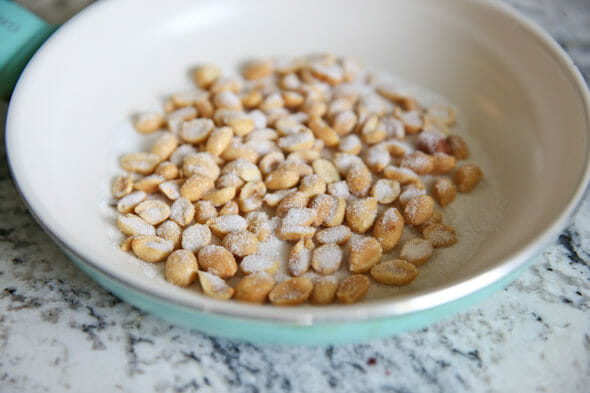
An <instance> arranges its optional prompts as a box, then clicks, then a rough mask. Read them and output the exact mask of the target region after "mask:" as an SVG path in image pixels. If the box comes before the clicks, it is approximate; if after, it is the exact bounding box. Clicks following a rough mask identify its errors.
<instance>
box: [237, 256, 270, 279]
mask: <svg viewBox="0 0 590 393" xmlns="http://www.w3.org/2000/svg"><path fill="white" fill-rule="evenodd" d="M278 269H279V261H278V260H276V259H274V258H271V257H268V256H265V255H255V254H254V255H248V256H246V257H244V259H242V262H240V271H241V272H242V273H244V274H245V275H249V274H254V273H258V272H265V273H268V274H275V273H276V271H277V270H278Z"/></svg>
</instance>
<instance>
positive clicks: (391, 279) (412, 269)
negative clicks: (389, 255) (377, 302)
mask: <svg viewBox="0 0 590 393" xmlns="http://www.w3.org/2000/svg"><path fill="white" fill-rule="evenodd" d="M417 275H418V269H416V266H414V265H412V264H411V263H409V262H407V261H404V260H403V259H394V260H389V261H383V262H381V263H378V264H376V265H375V266H373V267H372V268H371V276H373V278H374V279H375V281H377V282H379V283H381V284H387V285H405V284H408V283H409V282H411V281H412V280H414V279H415V278H416V276H417Z"/></svg>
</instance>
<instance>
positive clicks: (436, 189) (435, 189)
mask: <svg viewBox="0 0 590 393" xmlns="http://www.w3.org/2000/svg"><path fill="white" fill-rule="evenodd" d="M431 193H432V197H433V198H434V199H436V201H437V202H438V204H439V205H441V206H442V207H445V206H447V205H448V204H449V203H451V202H452V201H453V199H455V196H456V195H457V189H456V188H455V185H454V184H453V182H452V181H451V179H449V178H448V177H441V178H439V179H436V180H435V181H434V183H433V184H432V191H431Z"/></svg>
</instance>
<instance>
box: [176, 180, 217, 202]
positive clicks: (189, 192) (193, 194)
mask: <svg viewBox="0 0 590 393" xmlns="http://www.w3.org/2000/svg"><path fill="white" fill-rule="evenodd" d="M213 185H214V183H213V180H212V179H211V178H210V177H208V176H203V175H199V174H194V175H192V176H191V177H189V178H188V179H187V180H186V181H185V182H184V183H183V185H182V186H180V196H181V197H183V198H185V199H188V200H189V201H191V202H194V201H197V200H199V199H201V197H202V196H203V195H204V194H205V193H206V192H207V191H209V190H210V189H212V188H213Z"/></svg>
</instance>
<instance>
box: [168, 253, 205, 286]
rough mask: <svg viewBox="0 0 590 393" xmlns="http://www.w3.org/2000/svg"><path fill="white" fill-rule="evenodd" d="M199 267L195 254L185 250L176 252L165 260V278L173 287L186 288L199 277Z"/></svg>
mask: <svg viewBox="0 0 590 393" xmlns="http://www.w3.org/2000/svg"><path fill="white" fill-rule="evenodd" d="M198 272H199V265H198V264H197V258H196V257H195V254H193V253H192V252H190V251H187V250H176V251H174V252H173V253H172V254H170V255H169V256H168V258H167V259H166V278H167V279H168V281H170V282H171V283H172V284H174V285H178V286H180V287H188V286H189V285H191V284H192V283H193V282H194V281H195V280H196V279H197V277H198V276H199V274H198Z"/></svg>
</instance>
